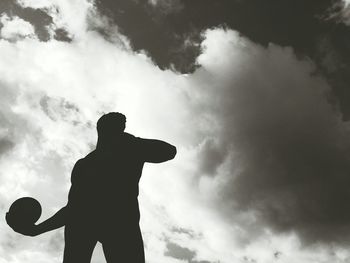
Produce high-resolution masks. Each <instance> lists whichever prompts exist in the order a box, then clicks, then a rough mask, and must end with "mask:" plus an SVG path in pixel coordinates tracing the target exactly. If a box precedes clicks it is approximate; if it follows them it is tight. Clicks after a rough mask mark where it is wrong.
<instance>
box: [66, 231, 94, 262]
mask: <svg viewBox="0 0 350 263" xmlns="http://www.w3.org/2000/svg"><path fill="white" fill-rule="evenodd" d="M64 241H65V246H64V255H63V263H78V262H79V263H90V261H91V257H92V253H93V251H94V248H95V245H96V243H97V240H96V238H95V237H94V235H93V234H90V233H89V229H87V228H86V227H85V228H82V227H74V226H66V227H65V229H64Z"/></svg>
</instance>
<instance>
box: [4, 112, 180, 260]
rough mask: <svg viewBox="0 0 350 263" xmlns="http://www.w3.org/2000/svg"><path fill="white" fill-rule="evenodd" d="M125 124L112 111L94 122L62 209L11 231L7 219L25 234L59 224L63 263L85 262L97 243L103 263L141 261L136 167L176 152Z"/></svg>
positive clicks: (172, 155) (30, 234) (170, 157)
mask: <svg viewBox="0 0 350 263" xmlns="http://www.w3.org/2000/svg"><path fill="white" fill-rule="evenodd" d="M125 122H126V118H125V116H124V115H123V114H121V113H115V112H112V113H108V114H105V115H103V116H102V117H101V118H100V119H99V120H98V122H97V132H98V141H97V147H96V149H95V150H94V151H92V152H91V153H90V154H88V155H87V156H86V157H85V158H82V159H80V160H78V161H77V162H76V164H75V166H74V168H73V171H72V177H71V183H72V186H71V188H70V191H69V195H68V203H67V205H66V206H65V207H63V208H62V209H61V210H59V211H58V212H57V213H56V214H55V215H54V216H52V217H51V218H49V219H47V220H46V221H44V222H42V223H40V224H38V225H32V227H26V228H23V227H19V228H16V226H14V225H11V220H9V218H7V220H8V224H9V225H10V226H11V227H12V228H13V229H14V230H15V231H17V232H19V233H21V234H24V235H28V236H35V235H39V234H41V233H44V232H48V231H51V230H54V229H57V228H60V227H62V226H65V231H64V235H65V249H64V259H63V262H64V263H86V262H90V260H91V256H92V253H93V250H94V247H95V245H96V243H97V241H99V242H101V243H102V246H103V251H104V254H105V257H106V260H107V262H109V263H110V262H113V263H114V262H128V263H143V262H145V259H144V248H143V241H142V236H141V232H140V227H139V219H140V213H139V207H138V200H137V196H138V193H139V189H138V183H139V180H140V177H141V173H142V168H143V165H144V163H145V162H150V163H161V162H165V161H168V160H171V159H173V158H174V157H175V155H176V148H175V147H174V146H172V145H170V144H168V143H166V142H163V141H159V140H150V139H141V138H138V137H135V136H133V135H131V134H128V133H125V132H124V129H125Z"/></svg>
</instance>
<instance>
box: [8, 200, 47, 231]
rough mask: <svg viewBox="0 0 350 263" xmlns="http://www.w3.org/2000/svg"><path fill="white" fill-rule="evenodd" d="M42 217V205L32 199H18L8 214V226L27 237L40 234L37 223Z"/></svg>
mask: <svg viewBox="0 0 350 263" xmlns="http://www.w3.org/2000/svg"><path fill="white" fill-rule="evenodd" d="M40 216H41V205H40V203H39V202H38V201H37V200H36V199H34V198H31V197H22V198H20V199H17V200H16V201H15V202H13V204H12V205H11V207H10V209H9V211H8V212H7V213H6V222H7V224H8V225H9V226H10V227H11V228H12V229H13V230H14V231H16V232H17V233H20V234H22V235H26V236H36V235H38V234H39V231H38V228H37V226H36V225H35V223H36V222H37V221H38V219H39V218H40Z"/></svg>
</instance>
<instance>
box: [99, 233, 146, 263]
mask: <svg viewBox="0 0 350 263" xmlns="http://www.w3.org/2000/svg"><path fill="white" fill-rule="evenodd" d="M113 232H114V233H115V234H113V235H108V236H106V237H104V238H103V240H101V243H102V247H103V252H104V254H105V258H106V261H107V263H115V262H132V263H145V254H144V247H143V240H142V235H141V231H140V228H139V227H137V229H133V230H132V231H128V232H127V233H123V231H121V230H120V229H119V231H113Z"/></svg>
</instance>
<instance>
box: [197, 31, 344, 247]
mask: <svg viewBox="0 0 350 263" xmlns="http://www.w3.org/2000/svg"><path fill="white" fill-rule="evenodd" d="M216 31H217V32H223V31H220V30H216ZM213 32H215V31H213ZM222 34H226V37H227V40H226V41H227V42H228V43H231V45H225V44H224V43H220V42H215V41H214V39H217V41H221V40H220V39H223V38H222V35H221V37H220V34H216V35H215V34H214V35H212V36H209V38H210V39H212V41H213V42H210V41H208V43H207V44H208V45H210V43H212V45H214V44H215V45H218V46H220V47H221V50H216V52H217V54H216V53H215V51H214V53H213V54H204V55H203V57H200V58H199V61H200V62H201V63H202V64H203V68H202V69H200V70H197V71H196V72H195V74H194V79H195V80H194V82H195V83H197V85H201V86H200V88H198V92H202V93H205V94H206V97H205V99H203V100H202V101H201V103H200V104H199V105H198V107H200V110H199V112H203V113H204V114H206V115H207V116H211V119H209V123H210V122H211V123H212V125H217V128H216V129H217V132H215V133H214V134H212V135H211V137H212V138H214V139H215V141H216V144H214V145H211V144H210V143H207V144H205V146H204V147H202V148H201V153H200V155H199V157H200V159H201V161H202V162H203V163H205V164H206V165H202V166H200V168H201V170H199V171H198V172H199V174H200V175H201V176H205V175H207V174H212V175H213V176H223V175H222V174H220V173H215V171H216V170H217V169H218V167H221V168H222V169H225V170H226V174H228V175H229V176H228V178H227V180H226V181H225V182H226V183H225V184H224V185H222V186H221V187H222V188H221V189H220V190H218V191H219V199H218V200H217V201H218V207H220V209H222V212H223V213H224V215H225V216H226V217H229V218H231V219H232V220H235V217H236V216H237V215H236V214H235V213H236V212H237V211H239V210H241V211H254V212H255V214H256V216H257V220H258V221H257V224H260V223H262V224H263V225H265V226H268V227H270V228H271V229H273V230H275V231H278V232H294V231H295V232H296V233H298V234H299V235H300V237H302V239H303V241H305V242H311V243H314V242H326V241H339V242H343V241H345V240H346V241H348V240H349V238H348V236H349V234H350V228H349V227H350V210H349V209H348V204H347V201H348V200H350V191H349V189H348V185H349V183H350V177H349V174H350V162H349V161H350V133H349V123H347V122H344V121H343V120H342V115H341V113H340V111H339V110H338V109H337V108H336V107H334V106H332V104H331V102H330V99H329V93H330V88H329V86H328V84H327V82H326V81H325V80H324V79H322V78H321V77H319V76H317V75H316V74H315V69H316V67H315V66H314V65H313V64H312V62H310V61H301V60H298V59H297V58H296V57H295V56H294V55H293V52H292V50H290V49H282V48H280V47H278V46H273V45H272V46H269V47H268V48H267V49H265V48H263V47H261V46H258V45H255V44H253V43H252V42H250V41H248V40H246V39H243V38H240V39H238V40H237V38H238V37H237V36H236V37H237V38H236V39H235V37H233V36H234V34H232V32H231V33H230V32H228V33H222ZM230 41H231V42H230ZM210 48H213V49H215V46H211V47H210ZM210 48H209V49H210ZM218 54H225V57H224V58H223V57H221V58H220V61H219V62H218V63H217V64H216V65H215V66H212V65H210V64H209V62H208V61H209V59H212V60H215V59H216V60H217V59H218V58H217V57H216V56H215V55H218ZM212 60H210V61H212ZM208 126H209V125H208ZM216 145H218V146H216ZM214 168H215V169H214ZM232 207H236V208H237V209H238V210H235V209H234V210H232ZM235 211H236V212H235ZM247 227H249V225H248V226H247ZM252 229H256V228H255V227H252ZM254 231H255V230H254Z"/></svg>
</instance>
